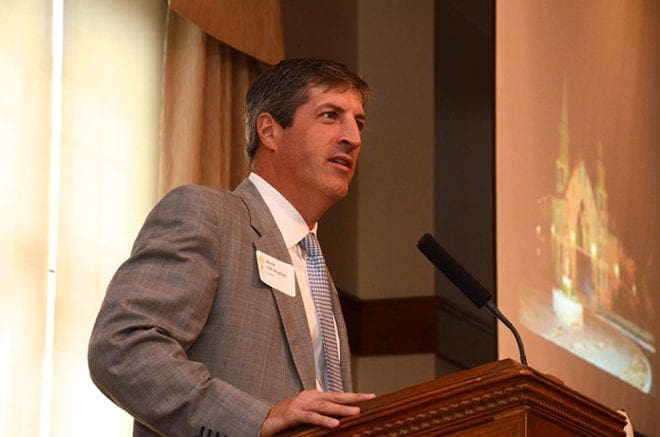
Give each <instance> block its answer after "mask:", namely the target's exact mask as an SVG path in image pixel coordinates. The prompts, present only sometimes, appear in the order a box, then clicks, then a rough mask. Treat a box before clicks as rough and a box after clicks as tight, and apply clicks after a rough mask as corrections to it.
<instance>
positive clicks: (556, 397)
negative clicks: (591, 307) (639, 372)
mask: <svg viewBox="0 0 660 437" xmlns="http://www.w3.org/2000/svg"><path fill="white" fill-rule="evenodd" d="M360 408H361V411H362V412H361V413H360V414H359V415H357V416H352V417H347V418H344V419H342V420H341V425H340V427H339V428H336V429H333V430H327V429H322V428H317V427H301V428H298V429H296V430H293V431H291V432H289V433H287V434H285V435H289V436H322V435H333V436H356V437H365V436H402V435H415V436H438V435H442V436H599V437H600V436H625V432H624V431H623V428H624V426H625V424H626V420H625V418H624V417H623V416H622V415H620V414H618V413H616V412H615V411H612V410H611V409H609V408H607V407H605V406H603V405H601V404H599V403H598V402H596V401H594V400H592V399H590V398H588V397H586V396H584V395H582V394H580V393H578V392H576V391H575V390H572V389H570V388H568V387H566V386H565V385H564V384H563V383H562V382H561V381H559V380H557V379H556V378H554V377H550V376H548V375H544V374H542V373H540V372H537V371H535V370H534V369H532V368H530V367H527V366H524V365H522V364H520V363H518V362H516V361H513V360H510V359H507V360H502V361H497V362H494V363H489V364H486V365H483V366H479V367H475V368H473V369H470V370H466V371H463V372H458V373H455V374H452V375H448V376H445V377H442V378H438V379H435V380H433V381H429V382H426V383H423V384H420V385H416V386H413V387H409V388H406V389H403V390H400V391H396V392H393V393H389V394H386V395H383V396H379V397H377V398H375V399H372V400H370V401H366V402H363V403H361V404H360Z"/></svg>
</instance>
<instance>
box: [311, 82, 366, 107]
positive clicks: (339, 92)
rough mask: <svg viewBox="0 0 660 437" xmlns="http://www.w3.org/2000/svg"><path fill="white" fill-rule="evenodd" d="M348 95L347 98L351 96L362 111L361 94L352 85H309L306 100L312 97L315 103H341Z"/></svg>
mask: <svg viewBox="0 0 660 437" xmlns="http://www.w3.org/2000/svg"><path fill="white" fill-rule="evenodd" d="M346 97H348V98H349V99H350V98H351V97H353V98H354V99H355V100H356V101H357V102H356V103H357V104H359V111H360V112H361V113H364V108H363V106H364V105H363V102H362V95H361V94H360V91H359V90H358V89H357V88H355V87H353V86H346V85H339V86H327V85H316V86H311V87H309V88H308V90H307V100H306V103H308V102H309V101H310V100H312V99H314V100H315V102H314V103H315V104H317V105H323V104H332V105H335V106H337V105H340V106H342V107H343V106H344V105H341V103H342V101H343V100H344V99H345V98H346Z"/></svg>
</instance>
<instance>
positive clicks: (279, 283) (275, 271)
mask: <svg viewBox="0 0 660 437" xmlns="http://www.w3.org/2000/svg"><path fill="white" fill-rule="evenodd" d="M256 257H257V266H258V269H259V278H260V279H261V280H262V281H263V282H264V283H265V284H267V285H270V286H271V287H273V288H274V289H276V290H278V291H281V292H282V293H284V294H286V295H287V296H291V297H295V295H296V274H295V271H294V269H293V266H292V265H291V264H287V263H285V262H282V261H280V260H279V259H277V258H273V257H272V256H270V255H268V254H266V253H263V252H262V251H260V250H257V251H256Z"/></svg>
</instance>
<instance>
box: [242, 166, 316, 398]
mask: <svg viewBox="0 0 660 437" xmlns="http://www.w3.org/2000/svg"><path fill="white" fill-rule="evenodd" d="M235 193H236V194H237V195H238V196H240V197H241V199H242V200H243V202H244V203H245V205H246V206H247V209H248V211H249V212H250V224H251V225H252V227H253V228H254V229H255V230H256V231H257V233H259V235H260V237H259V238H257V239H256V240H255V242H254V248H255V250H260V251H261V252H264V253H266V254H268V255H270V256H272V257H274V258H277V259H279V260H280V261H282V262H285V263H287V264H291V257H290V255H289V251H288V249H287V248H286V246H285V244H284V240H283V239H282V234H281V233H280V230H279V229H278V227H277V225H276V224H275V220H274V219H273V217H272V215H271V213H270V210H269V209H268V207H267V206H266V204H265V202H264V201H263V199H262V198H261V195H260V194H259V192H258V191H257V189H256V187H255V186H254V185H253V184H252V183H251V182H250V181H249V180H247V179H246V180H245V181H243V182H242V183H241V184H240V185H239V186H238V187H237V188H236V190H235ZM295 283H296V296H295V297H290V296H288V295H286V294H284V293H283V292H281V291H279V290H275V289H273V288H271V293H272V294H273V298H274V299H275V302H276V305H277V309H278V311H279V313H280V320H281V322H282V326H283V327H284V334H285V336H286V339H287V342H288V343H289V350H290V351H291V356H292V358H293V362H294V364H295V366H296V370H297V372H298V376H299V377H300V381H301V382H302V385H303V388H304V389H305V390H310V389H315V388H316V370H315V366H314V356H313V351H314V347H313V345H312V338H311V336H310V334H309V329H308V325H307V316H306V315H305V306H304V304H303V302H302V297H301V296H300V290H299V289H298V281H295Z"/></svg>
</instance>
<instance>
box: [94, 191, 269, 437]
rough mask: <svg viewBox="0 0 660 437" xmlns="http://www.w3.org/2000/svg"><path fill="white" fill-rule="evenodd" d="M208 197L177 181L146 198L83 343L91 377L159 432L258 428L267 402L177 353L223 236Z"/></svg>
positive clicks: (213, 279) (192, 325)
mask: <svg viewBox="0 0 660 437" xmlns="http://www.w3.org/2000/svg"><path fill="white" fill-rule="evenodd" d="M213 195H215V196H216V197H217V192H211V191H209V190H205V189H203V188H200V187H194V186H187V187H181V188H178V189H176V190H174V191H172V192H171V193H169V194H168V195H167V196H165V197H164V198H163V200H161V201H160V202H159V203H158V205H156V207H155V208H154V210H153V211H152V212H151V213H150V214H149V216H148V217H147V220H146V221H145V224H144V226H143V228H142V230H141V231H140V233H139V235H138V238H137V239H136V242H135V245H134V247H133V251H132V254H131V256H130V258H129V259H128V260H127V261H126V262H125V263H124V264H122V265H121V266H120V268H119V270H118V271H117V272H116V274H115V275H114V277H113V279H112V281H111V282H110V285H109V286H108V290H107V293H106V296H105V299H104V301H103V303H102V305H101V309H100V311H99V315H98V317H97V320H96V324H95V326H94V329H93V332H92V336H91V339H90V343H89V353H88V363H89V369H90V374H91V377H92V379H93V381H94V383H95V384H96V385H97V386H98V387H99V389H100V390H101V391H102V392H103V393H105V394H106V395H107V396H108V397H109V398H110V399H112V400H113V401H114V402H115V403H116V404H118V405H119V406H120V407H122V408H124V409H125V410H126V411H128V412H129V413H130V414H131V415H133V416H134V417H135V418H136V420H138V421H139V422H140V423H142V424H144V425H145V426H147V427H149V428H150V429H152V430H153V431H155V432H157V433H159V434H163V435H177V436H192V435H198V434H199V433H200V430H201V429H202V428H204V429H205V430H209V429H210V430H213V432H214V433H215V432H216V431H217V432H219V435H223V434H226V435H258V433H259V430H260V428H261V424H262V423H263V421H264V420H265V417H266V415H267V414H268V411H269V409H270V408H271V405H269V404H268V403H266V402H263V401H261V400H259V399H256V398H255V397H253V396H251V395H249V394H247V393H245V392H243V391H241V390H239V389H238V388H236V387H234V386H232V385H230V384H228V383H227V382H225V381H223V380H220V379H218V378H214V377H212V376H211V375H210V373H209V371H208V369H207V368H206V367H205V366H204V365H203V364H202V363H199V362H195V361H191V360H189V359H188V357H187V354H186V351H187V350H188V348H189V347H190V346H191V345H192V344H193V343H194V341H195V339H196V338H197V337H198V335H199V333H200V332H201V331H202V329H203V328H204V325H205V323H206V320H207V318H208V316H209V312H210V310H211V307H212V305H213V301H214V299H215V295H216V292H217V291H218V290H217V286H218V277H219V276H218V275H219V274H220V273H219V272H220V269H219V268H218V263H219V262H220V260H219V256H220V255H219V254H220V250H219V248H218V245H219V244H221V243H220V242H221V241H222V238H223V236H218V223H219V220H220V214H221V210H220V208H217V207H216V206H217V205H215V204H214V203H213V202H211V203H210V201H211V196H213ZM219 334H220V333H219Z"/></svg>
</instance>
